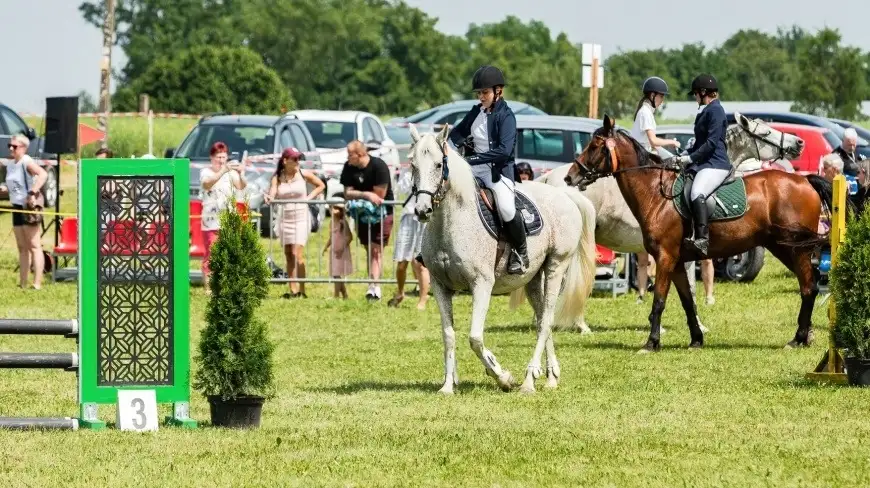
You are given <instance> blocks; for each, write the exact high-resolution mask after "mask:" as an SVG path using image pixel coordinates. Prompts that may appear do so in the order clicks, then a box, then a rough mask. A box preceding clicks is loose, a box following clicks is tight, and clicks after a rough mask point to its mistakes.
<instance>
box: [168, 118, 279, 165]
mask: <svg viewBox="0 0 870 488" xmlns="http://www.w3.org/2000/svg"><path fill="white" fill-rule="evenodd" d="M216 142H223V143H224V144H226V145H227V147H229V148H230V153H231V154H235V155H236V156H235V157H240V156H241V155H242V154H244V153H245V151H247V153H248V156H256V155H258V154H271V153H272V151H273V149H274V147H275V130H274V129H273V128H272V127H264V126H255V125H235V124H233V125H230V124H205V125H198V126H196V127H195V128H194V129H193V131H192V132H191V133H190V135H189V136H187V138H186V139H185V140H184V142H183V143H182V144H181V147H179V148H178V151H177V152H176V156H175V157H177V158H187V159H208V157H209V151H210V150H211V147H212V145H214V143H216Z"/></svg>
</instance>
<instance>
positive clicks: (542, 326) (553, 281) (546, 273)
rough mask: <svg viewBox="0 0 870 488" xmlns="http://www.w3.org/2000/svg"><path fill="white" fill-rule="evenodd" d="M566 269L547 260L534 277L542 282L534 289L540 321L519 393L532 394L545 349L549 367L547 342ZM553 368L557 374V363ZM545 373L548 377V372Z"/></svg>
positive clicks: (549, 338)
mask: <svg viewBox="0 0 870 488" xmlns="http://www.w3.org/2000/svg"><path fill="white" fill-rule="evenodd" d="M567 267H568V262H561V263H554V262H553V259H552V258H550V259H548V262H547V264H545V265H544V266H543V267H542V268H541V270H540V271H538V276H536V279H540V280H542V281H543V287H536V289H539V290H541V292H542V293H541V297H540V298H541V299H540V300H539V302H540V303H541V308H542V311H541V313H540V315H539V317H540V319H539V320H538V341H537V343H536V344H535V350H534V352H533V353H532V358H531V360H530V361H529V365H528V366H527V367H526V377H525V379H524V380H523V384H522V386H521V387H520V391H521V392H523V393H534V391H535V380H536V379H538V377H539V376H540V375H541V356H542V355H543V353H544V350H545V349H547V356H548V364H547V366H548V367H549V366H551V363H550V362H549V359H550V358H549V355H550V351H549V347H548V342H549V343H550V345H552V340H553V338H552V334H553V319H554V315H555V309H556V302H557V301H558V299H559V292H560V290H561V288H562V278H563V277H564V276H565V270H566V269H567ZM552 351H553V358H552V359H553V361H554V363H555V359H556V357H555V346H553V350H552ZM555 366H556V369H555V370H554V372H558V363H555ZM547 373H548V376H549V373H550V371H548V372H547ZM557 374H558V373H557ZM550 383H551V382H550V381H549V378H548V385H549V384H550Z"/></svg>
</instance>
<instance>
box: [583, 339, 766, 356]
mask: <svg viewBox="0 0 870 488" xmlns="http://www.w3.org/2000/svg"><path fill="white" fill-rule="evenodd" d="M666 340H667V339H666V338H663V341H666ZM644 343H645V341H638V342H637V343H632V344H626V343H624V342H589V343H587V344H583V347H584V348H587V349H613V350H625V351H637V350H639V349H640V348H641V347H643V345H644ZM661 346H662V351H692V352H697V353H703V352H704V351H705V350H713V351H716V350H753V349H754V350H758V351H778V350H781V349H782V346H781V345H777V344H759V343H749V342H727V343H715V342H714V343H709V342H707V343H705V344H704V347H702V348H700V349H695V348H691V349H690V348H689V341H688V338H687V339H686V340H685V341H678V342H676V341H668V342H667V343H662V345H661Z"/></svg>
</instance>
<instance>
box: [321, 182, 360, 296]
mask: <svg viewBox="0 0 870 488" xmlns="http://www.w3.org/2000/svg"><path fill="white" fill-rule="evenodd" d="M329 198H330V200H333V199H338V200H342V201H344V199H343V198H341V194H338V193H337V194H335V195H332V196H331V197H329ZM329 213H330V219H329V239H327V241H326V245H325V246H324V247H323V254H326V251H328V250H329V248H330V247H332V252H331V253H330V254H329V274H330V276H332V277H333V278H336V279H339V278H343V277H345V276H349V275H351V274H353V256H351V253H350V244H351V242H353V232H351V231H350V223H349V222H348V221H347V214H346V213H345V209H344V203H336V204H334V205H330V207H329ZM339 295H340V296H341V297H342V298H344V299H347V286H346V285H345V284H344V283H335V292H334V293H333V297H335V298H338V297H339Z"/></svg>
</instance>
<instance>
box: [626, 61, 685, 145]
mask: <svg viewBox="0 0 870 488" xmlns="http://www.w3.org/2000/svg"><path fill="white" fill-rule="evenodd" d="M641 90H642V91H643V96H642V97H641V98H640V101H639V102H637V109H635V111H634V125H632V127H631V137H633V138H634V139H635V140H637V142H639V143H640V145H641V146H643V147H644V148H646V150H647V151H650V152H655V151H656V148H658V147H663V146H670V147H674V148H676V149H679V148H680V141H678V140H676V139H661V138H659V137H658V136H656V119H655V111H656V109H657V108H659V107H660V106H661V104H662V102H664V100H665V97H666V96H667V95H668V94H669V92H668V84H667V83H666V82H665V80H663V79H661V78H659V77H658V76H651V77H649V78H647V79H646V80H645V81H644V82H643V87H642V88H641Z"/></svg>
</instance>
